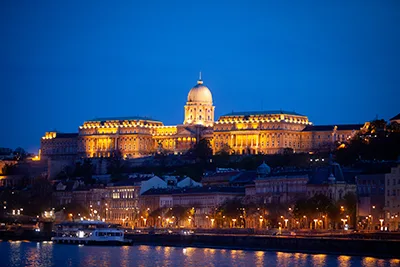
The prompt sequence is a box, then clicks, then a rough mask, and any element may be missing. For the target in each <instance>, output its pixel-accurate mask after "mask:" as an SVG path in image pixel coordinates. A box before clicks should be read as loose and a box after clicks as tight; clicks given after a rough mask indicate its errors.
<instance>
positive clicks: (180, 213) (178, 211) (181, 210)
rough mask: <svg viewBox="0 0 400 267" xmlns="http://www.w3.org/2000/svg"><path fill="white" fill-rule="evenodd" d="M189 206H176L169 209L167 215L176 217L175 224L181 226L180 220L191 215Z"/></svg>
mask: <svg viewBox="0 0 400 267" xmlns="http://www.w3.org/2000/svg"><path fill="white" fill-rule="evenodd" d="M188 212H189V208H186V207H182V206H174V207H172V208H170V209H169V210H168V212H167V213H166V214H165V215H166V216H168V217H170V218H171V219H172V218H174V220H173V221H174V222H175V226H177V227H178V226H180V222H181V221H184V220H185V219H187V218H188V217H189V213H188Z"/></svg>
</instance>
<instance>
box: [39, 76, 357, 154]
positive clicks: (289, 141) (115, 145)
mask: <svg viewBox="0 0 400 267" xmlns="http://www.w3.org/2000/svg"><path fill="white" fill-rule="evenodd" d="M214 111H215V107H214V106H213V99H212V94H211V91H210V90H209V88H207V87H206V86H205V85H204V84H203V81H202V80H201V76H200V79H199V80H198V81H197V84H196V85H195V86H194V87H193V88H191V90H190V91H189V93H188V96H187V102H186V105H185V106H184V120H183V124H180V125H172V126H167V125H164V124H163V123H162V122H161V121H158V120H155V119H151V118H147V117H119V118H96V119H93V120H87V121H85V122H84V123H83V125H81V126H80V127H79V132H78V134H61V133H55V132H49V133H46V135H45V136H44V137H43V139H42V147H41V152H42V157H43V158H45V159H46V158H48V157H53V156H54V157H55V158H69V157H70V156H71V155H72V154H74V155H75V156H78V157H80V158H93V157H95V158H98V157H110V156H112V155H113V154H115V153H116V151H118V152H119V153H121V155H122V156H123V157H124V158H138V157H144V156H148V155H152V154H154V153H157V152H162V153H175V154H177V153H182V152H185V151H187V150H188V149H190V148H192V147H193V146H194V145H195V144H196V143H197V142H198V141H199V140H200V139H202V138H205V139H207V140H209V141H210V143H211V146H212V149H213V152H214V153H217V152H218V151H221V150H225V151H228V152H229V153H235V154H274V153H282V152H283V151H284V150H285V149H290V150H293V152H309V151H312V150H316V149H324V148H326V147H329V146H332V145H333V144H334V143H336V142H344V141H346V140H349V139H350V138H351V137H352V136H353V135H354V134H355V133H356V132H357V131H359V130H360V129H362V128H363V127H364V125H324V126H314V125H312V123H311V122H310V121H309V119H308V117H307V116H304V115H301V114H299V113H296V112H289V111H283V110H279V111H254V112H232V113H229V114H226V115H223V116H221V117H220V118H219V119H218V120H217V121H216V122H214Z"/></svg>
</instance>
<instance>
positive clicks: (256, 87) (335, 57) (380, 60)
mask: <svg viewBox="0 0 400 267" xmlns="http://www.w3.org/2000/svg"><path fill="white" fill-rule="evenodd" d="M115 2H118V3H115ZM300 2H302V3H300ZM328 2H330V3H328ZM399 47H400V1H396V0H393V1H364V0H363V1H313V2H308V1H287V2H286V1H240V2H239V1H226V2H223V1H190V0H189V1H188V0H185V1H165V0H160V1H134V0H133V1H132V0H131V1H108V2H103V1H54V0H51V1H13V0H5V1H0V88H1V99H0V101H1V102H0V103H1V111H2V115H1V117H0V125H1V128H0V129H1V131H0V147H10V148H15V147H17V146H22V147H24V148H25V149H27V150H29V151H35V150H36V149H38V148H39V147H40V138H41V136H43V134H44V133H45V132H46V131H51V130H55V129H56V130H58V131H62V132H77V131H78V126H79V125H82V123H83V122H84V121H85V120H87V119H92V118H95V117H111V116H136V115H140V116H151V117H153V118H155V119H158V120H161V121H163V122H164V124H166V125H173V124H180V123H182V122H183V114H184V112H183V111H184V110H183V106H184V105H185V102H186V97H187V93H188V92H189V90H190V88H191V87H192V86H194V85H195V84H196V80H197V78H198V73H199V71H202V74H203V80H204V84H205V85H206V86H208V87H209V88H210V90H211V92H212V94H213V100H214V105H215V106H216V114H215V115H216V118H218V117H219V116H220V115H222V114H225V113H229V112H232V111H250V110H261V109H263V110H273V109H282V110H288V111H296V112H298V113H301V114H304V115H307V116H308V117H309V119H310V121H312V122H313V123H314V124H340V123H363V122H365V121H367V120H372V119H374V118H375V117H376V116H379V117H380V118H384V119H386V120H387V119H389V118H391V117H392V116H394V115H396V114H397V113H399V112H400V109H399V105H398V98H399V91H400V90H399V88H400V71H399V70H400V63H399V62H400V53H399Z"/></svg>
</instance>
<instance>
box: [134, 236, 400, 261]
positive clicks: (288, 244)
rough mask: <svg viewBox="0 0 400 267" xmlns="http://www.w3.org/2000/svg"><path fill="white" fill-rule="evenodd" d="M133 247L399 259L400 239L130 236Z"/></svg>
mask: <svg viewBox="0 0 400 267" xmlns="http://www.w3.org/2000/svg"><path fill="white" fill-rule="evenodd" d="M126 238H129V239H132V241H133V244H134V245H156V246H179V247H201V248H226V249H242V250H264V251H282V252H300V253H312V254H334V255H348V256H370V257H378V258H400V254H399V251H400V240H375V239H368V240H360V239H349V238H331V237H297V236H296V237H289V236H254V235H248V236H236V235H163V234H157V235H147V234H142V235H140V234H139V235H127V236H126Z"/></svg>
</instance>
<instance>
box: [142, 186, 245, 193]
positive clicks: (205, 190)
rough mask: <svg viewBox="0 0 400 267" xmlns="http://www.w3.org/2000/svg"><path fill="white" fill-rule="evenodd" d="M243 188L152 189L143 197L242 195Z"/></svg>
mask: <svg viewBox="0 0 400 267" xmlns="http://www.w3.org/2000/svg"><path fill="white" fill-rule="evenodd" d="M244 190H245V189H244V188H243V187H216V186H214V187H207V186H205V187H189V188H175V189H169V188H165V189H164V188H152V189H150V190H148V191H146V192H144V193H143V195H159V194H160V195H162V194H169V195H177V194H206V193H232V194H244Z"/></svg>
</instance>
